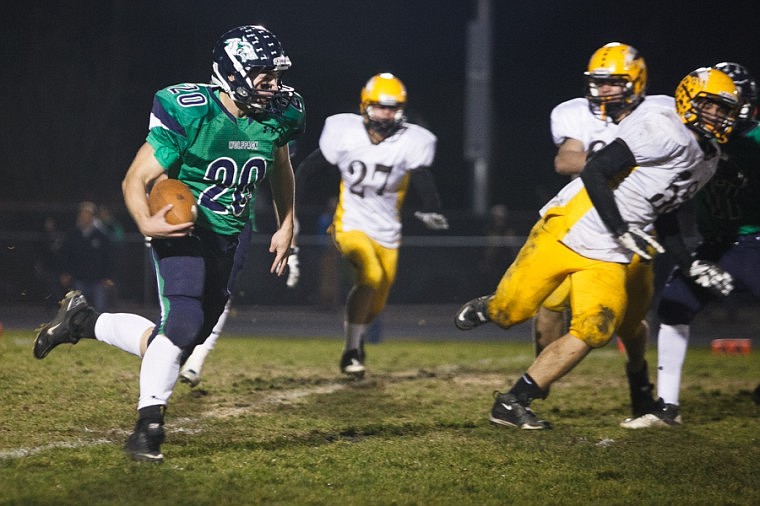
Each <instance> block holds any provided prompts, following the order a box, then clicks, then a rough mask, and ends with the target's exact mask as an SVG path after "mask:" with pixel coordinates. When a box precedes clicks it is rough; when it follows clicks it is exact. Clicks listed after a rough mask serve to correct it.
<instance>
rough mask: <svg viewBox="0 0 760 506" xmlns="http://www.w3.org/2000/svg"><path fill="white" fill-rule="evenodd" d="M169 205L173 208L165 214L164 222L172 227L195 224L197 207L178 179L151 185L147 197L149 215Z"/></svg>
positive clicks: (184, 185)
mask: <svg viewBox="0 0 760 506" xmlns="http://www.w3.org/2000/svg"><path fill="white" fill-rule="evenodd" d="M168 204H171V205H172V206H173V207H172V208H171V210H170V211H169V212H168V213H166V222H167V223H170V224H172V225H177V224H179V223H187V222H188V221H192V222H195V219H196V218H197V217H198V207H197V206H196V205H195V197H193V194H192V192H191V191H190V188H188V186H187V185H186V184H185V183H183V182H182V181H180V180H178V179H163V180H161V181H159V182H158V183H156V184H154V185H153V188H152V189H151V190H150V195H149V196H148V206H149V207H150V214H156V213H157V212H158V211H160V210H161V209H162V208H164V207H165V206H167V205H168Z"/></svg>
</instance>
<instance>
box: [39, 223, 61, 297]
mask: <svg viewBox="0 0 760 506" xmlns="http://www.w3.org/2000/svg"><path fill="white" fill-rule="evenodd" d="M42 233H43V234H44V240H43V244H42V247H41V248H40V249H39V250H38V252H39V256H38V257H37V260H36V261H35V263H34V273H35V275H36V277H37V279H38V280H39V281H40V282H41V283H42V290H43V296H44V299H45V300H46V301H48V302H50V303H51V304H56V305H57V304H58V301H59V300H60V299H61V298H63V295H64V290H63V287H62V286H61V282H60V277H61V276H60V275H61V272H60V268H59V261H58V255H59V253H60V251H61V247H62V246H63V232H61V231H60V230H58V222H56V221H55V218H53V217H52V216H48V217H46V218H45V221H44V223H43V224H42Z"/></svg>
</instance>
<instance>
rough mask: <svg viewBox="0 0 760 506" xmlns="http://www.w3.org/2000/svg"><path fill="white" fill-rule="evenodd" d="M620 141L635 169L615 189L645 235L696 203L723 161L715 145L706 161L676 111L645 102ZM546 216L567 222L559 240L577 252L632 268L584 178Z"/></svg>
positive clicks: (623, 125)
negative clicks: (662, 220) (660, 218)
mask: <svg viewBox="0 0 760 506" xmlns="http://www.w3.org/2000/svg"><path fill="white" fill-rule="evenodd" d="M617 137H619V138H620V139H622V140H623V141H625V143H626V144H627V145H628V148H629V149H630V150H631V152H632V153H633V155H634V157H635V159H636V167H635V168H634V169H633V170H632V171H631V173H630V174H629V175H628V176H627V177H626V178H625V179H623V180H622V181H621V182H620V184H619V185H618V186H617V188H615V190H614V192H613V193H614V196H615V202H616V203H617V206H618V209H619V210H620V214H621V215H622V217H623V220H624V221H625V222H626V223H628V224H629V225H631V226H635V227H639V228H641V229H645V228H646V227H647V226H648V225H651V224H652V223H654V221H655V220H656V218H657V216H658V215H660V214H663V213H665V212H668V211H671V210H673V209H675V208H677V207H679V206H680V205H681V204H683V202H685V201H686V200H688V199H690V198H692V197H693V196H694V194H695V193H696V192H697V191H698V190H699V189H700V188H702V187H703V186H704V185H705V183H707V181H708V180H709V179H710V178H711V177H712V175H713V174H714V173H715V170H716V168H717V165H718V158H720V149H719V148H718V144H717V143H716V142H715V141H712V143H713V145H714V146H715V152H714V153H713V154H712V155H711V156H710V158H709V159H706V158H705V154H704V152H703V151H702V148H700V146H699V144H698V142H697V139H696V138H695V136H694V134H693V133H692V131H691V130H689V129H688V128H687V127H686V126H684V124H683V123H682V122H681V119H680V118H679V117H678V114H677V113H676V111H675V107H674V106H663V105H660V103H658V102H657V101H654V100H652V101H650V100H649V99H647V100H645V101H644V102H643V103H642V104H641V105H640V106H639V107H637V108H636V109H635V110H634V111H633V112H632V113H631V114H630V115H629V116H628V117H626V118H625V119H624V120H623V121H621V122H620V125H619V126H618V132H617ZM541 216H544V217H550V216H558V217H560V216H561V217H563V218H564V220H565V223H564V224H563V227H561V228H560V229H561V230H562V233H561V234H560V237H558V239H560V240H561V242H562V243H563V244H565V245H566V246H568V247H569V248H570V249H572V250H573V251H575V252H577V253H579V254H581V255H583V256H586V257H589V258H594V259H598V260H605V261H610V262H623V263H627V262H630V260H631V256H632V253H631V252H630V251H629V250H628V249H626V248H624V247H622V246H621V245H620V244H619V243H618V242H617V240H616V239H615V237H614V236H613V235H612V233H610V231H609V230H608V229H607V227H606V226H605V224H604V222H602V220H601V218H600V217H599V213H598V212H597V211H596V209H595V208H594V207H593V206H592V204H591V200H590V199H589V197H588V194H587V193H586V189H585V187H584V186H583V182H582V180H581V179H580V178H577V179H574V180H573V181H571V182H570V183H568V184H567V185H566V186H565V187H564V188H563V189H562V190H560V192H559V193H558V194H557V195H556V196H555V197H554V198H553V199H551V200H550V201H549V202H548V203H547V204H546V205H545V206H544V207H543V208H542V209H541Z"/></svg>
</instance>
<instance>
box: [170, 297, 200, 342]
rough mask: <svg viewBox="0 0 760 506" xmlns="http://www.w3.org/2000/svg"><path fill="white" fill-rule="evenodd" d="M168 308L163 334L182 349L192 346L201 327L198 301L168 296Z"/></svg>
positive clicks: (191, 298) (192, 298) (190, 298)
mask: <svg viewBox="0 0 760 506" xmlns="http://www.w3.org/2000/svg"><path fill="white" fill-rule="evenodd" d="M168 307H169V312H168V314H167V315H166V321H165V322H164V324H163V333H164V334H165V335H166V337H168V338H169V340H170V341H171V342H172V343H174V344H175V345H176V346H178V347H180V348H182V349H185V348H188V347H192V346H194V345H195V344H196V341H197V339H198V335H199V334H200V331H201V328H202V327H203V308H202V307H201V302H200V300H199V299H196V298H194V297H185V296H176V295H175V296H170V297H169V306H168Z"/></svg>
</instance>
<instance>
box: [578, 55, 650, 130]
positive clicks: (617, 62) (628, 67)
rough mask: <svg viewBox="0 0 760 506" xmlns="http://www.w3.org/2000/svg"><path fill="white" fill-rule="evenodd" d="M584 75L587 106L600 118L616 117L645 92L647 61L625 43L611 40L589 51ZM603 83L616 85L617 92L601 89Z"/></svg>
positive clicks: (628, 108)
mask: <svg viewBox="0 0 760 506" xmlns="http://www.w3.org/2000/svg"><path fill="white" fill-rule="evenodd" d="M584 76H585V78H586V99H588V102H589V107H590V108H591V112H592V113H594V115H595V116H597V117H599V118H601V119H607V118H611V119H612V120H615V121H616V120H617V119H618V118H619V117H620V116H621V115H622V114H624V113H627V112H629V111H632V110H633V109H635V108H636V106H638V105H639V104H640V103H641V101H642V100H643V99H644V95H645V94H646V87H647V66H646V62H645V61H644V57H643V56H641V55H640V54H639V52H638V51H637V50H636V49H635V48H633V47H632V46H629V45H627V44H622V43H620V42H610V43H609V44H605V45H604V46H602V47H600V48H599V49H597V50H596V51H595V52H594V54H593V55H591V59H590V60H589V62H588V69H587V70H586V72H585V73H584ZM604 85H609V86H615V87H619V88H620V92H617V93H612V94H610V93H606V92H605V91H604V90H603V89H602V88H603V87H604Z"/></svg>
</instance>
